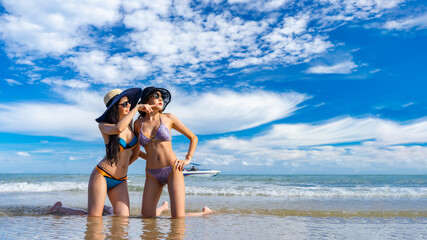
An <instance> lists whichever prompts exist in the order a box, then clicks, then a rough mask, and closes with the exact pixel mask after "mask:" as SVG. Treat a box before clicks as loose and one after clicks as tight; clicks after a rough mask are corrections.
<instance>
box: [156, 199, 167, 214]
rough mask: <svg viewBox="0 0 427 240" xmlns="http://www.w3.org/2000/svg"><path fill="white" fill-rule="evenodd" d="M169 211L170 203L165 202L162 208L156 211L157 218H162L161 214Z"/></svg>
mask: <svg viewBox="0 0 427 240" xmlns="http://www.w3.org/2000/svg"><path fill="white" fill-rule="evenodd" d="M168 209H169V203H168V202H166V201H164V202H163V204H162V206H160V207H158V208H157V210H156V216H157V217H158V216H160V214H162V212H163V211H165V210H168Z"/></svg>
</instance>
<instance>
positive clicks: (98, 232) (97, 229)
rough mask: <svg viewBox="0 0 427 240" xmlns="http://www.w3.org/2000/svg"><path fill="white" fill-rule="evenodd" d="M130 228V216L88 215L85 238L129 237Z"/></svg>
mask: <svg viewBox="0 0 427 240" xmlns="http://www.w3.org/2000/svg"><path fill="white" fill-rule="evenodd" d="M104 224H105V226H106V227H104ZM128 228H129V218H126V217H105V218H104V217H88V218H87V224H86V232H85V239H116V238H117V239H123V238H128V237H129V229H128Z"/></svg>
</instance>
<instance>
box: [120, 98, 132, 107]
mask: <svg viewBox="0 0 427 240" xmlns="http://www.w3.org/2000/svg"><path fill="white" fill-rule="evenodd" d="M119 105H120V106H122V107H124V108H125V107H127V106H128V105H131V103H130V100H128V101H126V102H124V103H119Z"/></svg>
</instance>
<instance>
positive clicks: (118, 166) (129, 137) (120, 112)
mask: <svg viewBox="0 0 427 240" xmlns="http://www.w3.org/2000/svg"><path fill="white" fill-rule="evenodd" d="M141 92H142V90H141V89H140V88H130V89H127V90H125V91H121V90H120V89H114V90H112V91H110V92H109V93H107V95H105V97H104V103H105V105H106V106H107V109H106V110H105V112H104V113H103V114H102V115H101V116H100V117H99V118H97V119H96V121H97V122H98V123H99V125H98V127H99V130H100V131H101V133H102V137H103V139H104V143H105V148H106V155H105V157H104V158H103V159H102V160H101V161H100V162H99V163H98V165H97V166H96V167H95V169H94V170H93V171H92V174H91V175H90V179H89V187H88V211H87V212H86V211H84V210H75V209H71V208H66V207H62V203H61V202H57V203H55V204H54V205H53V206H52V207H51V208H49V210H48V213H59V214H64V215H84V214H87V215H89V216H102V214H103V212H106V213H107V214H114V215H116V216H125V217H127V216H129V194H128V187H127V181H126V179H127V171H128V166H129V165H130V164H132V163H133V162H134V161H135V160H136V159H138V154H139V148H140V147H139V144H138V139H137V136H136V135H135V133H134V132H133V130H132V128H131V126H132V119H133V117H134V116H135V114H136V112H137V111H145V112H148V113H150V112H152V110H151V106H150V105H147V104H144V105H141V104H137V102H138V100H139V97H140V96H141ZM106 195H108V198H109V199H110V202H111V204H112V207H113V209H112V211H111V208H108V207H106V206H104V203H105V197H106ZM167 208H168V204H167V202H165V203H164V204H163V206H162V207H160V208H159V209H156V207H154V211H155V212H156V214H157V215H158V214H160V213H161V211H163V210H166V209H167Z"/></svg>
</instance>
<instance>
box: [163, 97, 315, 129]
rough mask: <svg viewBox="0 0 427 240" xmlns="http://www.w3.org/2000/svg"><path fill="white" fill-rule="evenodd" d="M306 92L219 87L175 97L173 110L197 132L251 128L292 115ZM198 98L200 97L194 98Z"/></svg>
mask: <svg viewBox="0 0 427 240" xmlns="http://www.w3.org/2000/svg"><path fill="white" fill-rule="evenodd" d="M308 98H309V96H307V95H305V94H300V93H295V92H290V93H282V94H279V93H274V92H267V91H261V90H258V91H250V92H246V93H238V92H233V91H229V90H224V89H222V90H221V89H220V90H217V91H215V92H207V93H201V94H197V93H193V94H190V95H181V94H178V96H177V97H176V98H175V99H177V101H176V103H173V104H171V106H170V108H169V109H168V110H170V111H171V112H172V113H174V114H175V115H177V116H178V118H179V119H180V120H181V121H182V122H183V123H185V124H186V125H188V127H189V128H190V129H191V130H193V131H194V132H195V133H197V134H217V133H225V132H234V131H238V130H243V129H249V128H253V127H256V126H260V125H262V124H265V123H269V122H272V121H275V120H279V119H282V118H285V117H287V116H290V115H292V114H293V113H294V112H295V111H296V110H297V109H298V108H299V106H298V105H299V104H300V103H301V102H303V101H305V100H307V99H308ZM195 99H197V101H195Z"/></svg>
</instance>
